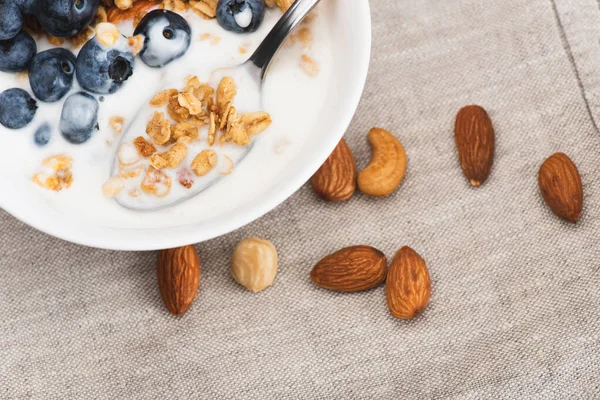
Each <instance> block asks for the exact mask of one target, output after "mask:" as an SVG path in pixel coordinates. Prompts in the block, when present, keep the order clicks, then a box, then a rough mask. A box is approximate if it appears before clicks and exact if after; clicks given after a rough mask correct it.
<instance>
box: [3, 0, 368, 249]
mask: <svg viewBox="0 0 600 400" xmlns="http://www.w3.org/2000/svg"><path fill="white" fill-rule="evenodd" d="M353 6H354V7H355V9H356V10H357V12H358V15H360V16H362V18H364V20H363V22H362V23H361V27H362V29H364V32H361V35H363V36H362V37H363V38H364V40H362V42H361V44H360V45H361V46H362V48H360V47H359V51H358V53H359V54H360V55H361V58H360V59H357V60H355V62H354V67H355V68H356V70H357V71H358V72H357V73H356V79H357V80H356V81H354V83H355V85H354V87H355V89H354V90H353V92H352V95H351V96H349V97H348V98H347V99H346V100H347V104H348V106H347V108H346V109H345V111H344V112H343V118H340V120H339V121H338V122H337V124H336V125H335V132H338V134H337V135H332V136H330V137H328V139H327V140H324V141H323V142H322V143H321V146H320V151H319V154H316V155H315V156H314V157H313V158H312V159H311V160H310V162H307V163H306V164H305V165H304V168H303V169H302V171H301V172H298V173H296V174H294V175H292V176H291V177H290V179H286V180H283V181H282V182H279V183H278V184H276V185H275V186H273V187H272V188H271V189H270V190H269V194H272V196H269V197H267V199H266V200H265V201H256V202H254V203H255V204H253V205H252V206H249V207H247V208H244V209H236V210H234V211H232V213H231V214H230V215H229V216H228V217H227V218H225V219H220V220H219V221H218V222H217V221H207V222H202V223H203V224H205V225H208V226H205V227H204V229H202V230H197V229H196V230H194V229H193V228H194V227H195V226H197V223H196V224H190V225H181V226H175V227H169V228H130V229H128V228H114V227H103V226H92V227H90V225H89V224H83V223H78V222H74V221H68V222H64V221H62V222H61V218H60V214H58V213H57V212H56V213H47V214H45V215H39V214H35V213H31V212H28V211H27V210H26V209H25V208H24V207H23V206H20V204H19V201H18V199H17V198H16V197H13V198H11V197H9V198H8V199H4V201H3V203H5V204H2V208H3V209H4V210H5V211H7V212H8V213H9V214H11V215H12V216H14V217H15V218H17V219H19V220H20V221H22V222H24V223H25V224H27V225H29V226H31V227H33V228H35V229H37V230H39V231H42V232H44V233H46V234H49V235H51V236H54V237H57V238H59V239H63V240H66V241H68V242H72V243H75V244H79V245H83V246H89V247H94V248H99V249H107V250H123V251H148V250H159V249H167V248H173V247H178V246H185V245H189V244H194V243H200V242H203V241H207V240H210V239H214V238H216V237H219V236H222V235H225V234H227V233H230V232H232V231H234V230H236V229H239V228H241V227H243V226H245V225H247V224H249V223H250V222H252V221H254V220H256V219H258V218H260V217H262V216H264V215H265V214H267V213H268V212H269V211H271V210H273V209H274V208H276V207H277V206H279V205H280V204H281V203H283V202H284V201H285V200H286V199H288V198H289V197H290V196H292V195H293V194H294V193H295V192H296V191H297V190H299V189H300V188H301V187H302V186H303V185H304V183H306V182H307V181H308V180H309V179H310V177H311V176H312V175H313V174H314V173H315V171H316V170H317V169H319V167H320V166H321V165H322V164H323V163H324V162H325V160H326V159H327V157H329V155H330V154H331V152H332V151H333V149H334V148H335V146H337V144H338V142H339V140H340V139H341V138H342V137H343V135H344V133H345V132H346V130H347V129H348V126H349V125H350V122H351V120H352V118H353V116H354V114H355V112H356V109H357V108H358V104H359V102H360V99H361V96H362V93H363V90H364V87H365V83H366V79H367V73H368V69H369V62H370V58H371V13H370V7H369V1H368V0H359V1H357V2H356V3H355V4H354V5H353ZM263 199H264V196H263V197H261V200H263ZM209 228H210V229H209ZM117 231H118V232H119V233H122V232H128V231H137V233H138V234H136V235H132V234H131V233H127V235H128V237H127V239H124V238H123V237H122V235H120V234H117ZM165 231H166V232H165ZM208 232H210V233H208ZM165 233H167V234H165Z"/></svg>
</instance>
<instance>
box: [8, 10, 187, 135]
mask: <svg viewBox="0 0 600 400" xmlns="http://www.w3.org/2000/svg"><path fill="white" fill-rule="evenodd" d="M98 4H99V0H0V71H3V72H19V71H24V70H27V69H28V70H29V74H28V75H29V84H30V86H31V91H32V92H33V95H34V96H35V99H34V98H33V97H32V96H31V95H30V94H29V93H28V92H27V91H25V90H23V89H17V88H14V89H8V90H6V91H4V92H2V93H0V124H1V125H3V126H5V127H6V128H9V129H20V128H23V127H25V126H27V125H28V124H29V123H31V121H32V120H33V118H34V117H35V114H36V111H37V109H38V106H39V104H38V101H40V102H45V103H53V102H57V101H59V100H61V99H63V98H64V97H65V96H66V95H67V94H68V93H69V91H70V90H71V89H72V87H73V80H74V78H75V79H77V82H78V84H79V86H80V87H81V88H82V89H83V90H84V91H80V92H77V93H74V94H71V95H70V96H69V97H68V98H67V99H66V100H65V101H64V104H63V107H62V113H61V116H60V123H59V130H60V132H61V134H62V136H63V137H64V138H65V139H66V140H67V141H68V142H69V143H73V144H81V143H84V142H86V141H87V140H88V139H89V138H90V137H91V136H92V134H93V132H94V131H95V130H97V129H98V109H99V107H100V105H99V102H98V100H97V99H96V98H95V97H94V96H93V95H92V94H96V95H108V94H112V93H115V92H116V91H118V90H119V89H120V88H121V87H122V86H123V84H124V83H125V81H126V80H127V79H128V78H129V77H131V76H132V75H133V72H134V68H135V57H134V55H133V54H132V53H131V49H130V48H129V46H128V43H127V39H126V38H125V37H124V36H122V35H120V34H118V32H117V36H118V38H116V39H115V41H114V43H107V42H106V41H103V40H100V38H99V37H98V36H100V35H97V36H95V37H94V38H92V39H90V40H89V41H88V42H87V43H86V44H85V45H84V46H83V47H82V48H81V50H80V51H79V54H78V55H77V57H76V56H75V55H74V54H73V53H71V52H70V51H69V50H66V49H64V48H54V49H50V50H46V51H43V52H40V53H37V46H36V43H35V40H34V39H33V38H32V37H31V35H29V34H28V33H27V32H25V31H24V30H22V20H23V15H24V14H34V15H35V17H36V18H37V19H38V21H39V22H40V25H41V26H42V27H43V28H44V30H45V31H46V32H48V33H50V34H52V35H54V36H59V37H70V36H73V35H75V34H77V33H79V32H81V31H82V30H83V29H85V28H86V27H87V25H89V23H90V22H91V21H92V19H93V17H94V15H95V14H96V11H97V9H98ZM104 25H109V24H104ZM110 27H112V28H114V26H112V25H109V28H108V29H110ZM99 28H100V25H99V26H98V27H97V30H98V32H99V31H100V30H99ZM114 29H116V28H114ZM134 34H135V35H142V36H143V37H144V43H143V46H142V49H141V51H140V58H141V59H142V61H143V62H144V63H145V64H147V65H148V66H150V67H153V68H159V67H163V66H165V65H167V64H168V63H170V62H172V61H174V60H176V59H178V58H180V57H182V56H183V55H184V54H185V53H186V51H187V50H188V48H189V46H190V41H191V29H190V26H189V24H188V23H187V21H186V20H185V19H184V18H183V17H181V16H180V15H178V14H175V13H173V12H171V11H166V10H155V11H152V12H150V13H148V14H147V15H146V16H145V17H144V18H143V19H142V21H141V22H140V23H139V25H138V27H137V29H136V31H135V33H134ZM90 93H92V94H90ZM36 99H37V100H36ZM51 133H52V132H51V128H50V125H49V124H48V123H42V124H41V125H40V127H39V128H38V129H37V130H36V132H35V135H34V141H35V143H36V144H38V145H40V146H43V145H45V144H47V143H48V142H49V140H50V138H51Z"/></svg>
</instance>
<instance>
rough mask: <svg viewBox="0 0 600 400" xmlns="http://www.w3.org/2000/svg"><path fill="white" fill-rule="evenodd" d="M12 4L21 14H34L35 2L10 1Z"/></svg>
mask: <svg viewBox="0 0 600 400" xmlns="http://www.w3.org/2000/svg"><path fill="white" fill-rule="evenodd" d="M10 1H12V2H13V3H14V4H16V5H18V6H19V8H20V9H21V10H22V11H23V14H35V2H36V0H10Z"/></svg>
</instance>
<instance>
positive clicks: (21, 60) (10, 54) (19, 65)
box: [0, 31, 37, 72]
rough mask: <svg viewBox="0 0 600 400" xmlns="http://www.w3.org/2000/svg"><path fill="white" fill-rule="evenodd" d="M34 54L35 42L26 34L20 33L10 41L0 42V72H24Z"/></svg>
mask: <svg viewBox="0 0 600 400" xmlns="http://www.w3.org/2000/svg"><path fill="white" fill-rule="evenodd" d="M36 52H37V45H36V44H35V40H33V38H32V37H31V35H30V34H29V33H27V32H24V31H21V33H19V34H18V35H17V36H15V37H14V38H12V39H11V40H4V41H3V40H0V71H3V72H19V71H23V70H26V69H27V67H29V63H30V62H31V59H32V58H33V56H35V53H36Z"/></svg>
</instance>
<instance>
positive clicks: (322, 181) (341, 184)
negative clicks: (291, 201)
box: [310, 139, 356, 202]
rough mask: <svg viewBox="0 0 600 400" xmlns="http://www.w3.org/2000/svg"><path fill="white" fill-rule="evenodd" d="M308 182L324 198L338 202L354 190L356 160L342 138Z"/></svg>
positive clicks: (346, 198) (350, 194)
mask: <svg viewBox="0 0 600 400" xmlns="http://www.w3.org/2000/svg"><path fill="white" fill-rule="evenodd" d="M310 183H311V184H312V187H313V190H314V191H315V193H316V194H317V195H318V196H319V197H321V198H322V199H324V200H327V201H331V202H338V201H345V200H348V199H349V198H350V197H352V195H353V194H354V192H355V191H356V162H355V161H354V156H353V155H352V151H351V150H350V147H348V144H347V143H346V141H345V140H344V139H342V140H341V141H340V143H339V144H338V145H337V147H336V148H335V150H333V153H331V155H330V156H329V158H327V160H326V161H325V163H324V164H323V165H322V166H321V168H319V170H318V171H317V172H315V174H314V175H313V176H312V178H311V180H310Z"/></svg>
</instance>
